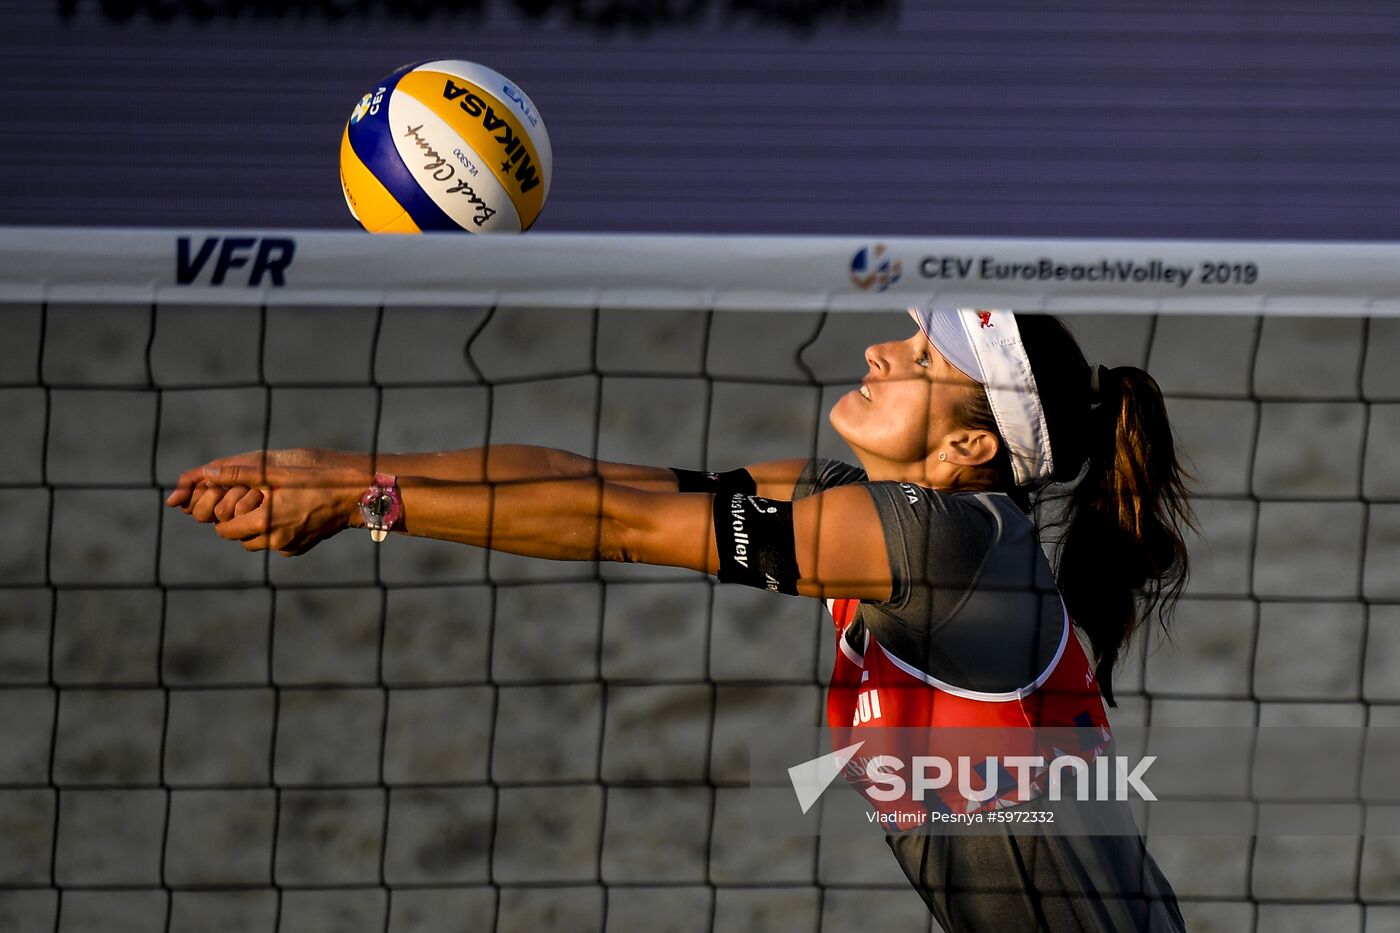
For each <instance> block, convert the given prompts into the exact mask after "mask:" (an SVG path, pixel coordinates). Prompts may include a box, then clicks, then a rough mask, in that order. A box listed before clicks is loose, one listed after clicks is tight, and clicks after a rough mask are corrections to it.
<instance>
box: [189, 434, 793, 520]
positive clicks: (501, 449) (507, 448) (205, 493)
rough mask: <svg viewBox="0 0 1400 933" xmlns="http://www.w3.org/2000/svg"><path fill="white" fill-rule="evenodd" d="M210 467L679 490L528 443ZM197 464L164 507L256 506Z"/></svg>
mask: <svg viewBox="0 0 1400 933" xmlns="http://www.w3.org/2000/svg"><path fill="white" fill-rule="evenodd" d="M805 463H806V461H805V460H803V459H791V460H775V461H769V462H766V463H758V464H754V465H752V466H750V467H748V468H747V469H748V470H749V473H750V474H751V475H752V476H753V478H754V481H755V483H756V484H757V486H758V495H761V496H767V497H769V498H775V499H790V498H792V489H793V486H794V485H795V484H796V482H797V477H798V475H799V474H800V473H801V472H802V467H803V465H804V464H805ZM207 465H208V466H250V467H263V466H268V467H276V466H289V467H315V468H319V469H345V470H358V471H360V472H363V473H367V474H368V473H373V472H375V471H378V472H381V473H389V474H393V475H396V476H421V477H425V478H428V479H436V480H442V481H445V482H463V483H482V482H495V483H502V482H521V481H525V480H544V479H580V478H584V477H589V476H596V477H598V478H600V479H603V480H605V481H607V482H609V483H616V484H619V485H624V486H631V487H633V488H636V489H646V490H650V491H654V492H674V491H676V488H677V485H676V474H675V473H674V472H673V471H672V470H671V469H670V468H668V467H658V466H645V465H642V464H633V463H616V462H610V461H606V460H594V459H593V458H591V457H585V456H583V455H581V454H575V453H570V452H569V451H566V450H557V449H553V448H548V447H534V446H529V445H524V444H497V445H493V446H490V447H473V448H464V449H461V450H449V451H440V452H431V453H408V454H398V453H380V454H377V455H374V454H369V453H351V452H347V451H338V450H322V449H315V448H293V449H288V450H266V451H264V450H254V451H249V452H248V453H243V454H237V455H235V456H232V457H223V458H220V459H218V460H214V461H211V462H210V463H209V464H207ZM203 470H204V467H196V468H194V469H192V470H187V471H186V472H185V473H184V474H182V475H181V476H180V478H179V480H178V482H177V483H176V486H175V489H174V491H172V492H171V494H170V496H169V497H168V498H167V499H166V504H167V505H170V506H175V507H178V508H180V509H181V510H183V511H184V512H186V513H188V514H190V515H193V516H194V517H195V519H196V520H198V521H201V522H209V521H228V520H229V519H231V518H233V517H235V516H236V515H242V514H245V513H246V512H249V511H251V510H252V509H254V508H256V507H257V506H258V504H259V502H260V501H261V497H260V495H259V494H258V493H257V492H256V490H251V489H249V488H248V487H244V486H233V487H223V486H218V485H212V484H210V482H209V481H208V479H207V477H205V476H204V473H203Z"/></svg>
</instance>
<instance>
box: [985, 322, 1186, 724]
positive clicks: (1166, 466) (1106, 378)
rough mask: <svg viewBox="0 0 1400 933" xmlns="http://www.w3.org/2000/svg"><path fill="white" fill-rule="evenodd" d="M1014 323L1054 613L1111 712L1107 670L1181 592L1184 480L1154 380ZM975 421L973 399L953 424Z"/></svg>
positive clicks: (1164, 619)
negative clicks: (1041, 461) (1062, 611)
mask: <svg viewBox="0 0 1400 933" xmlns="http://www.w3.org/2000/svg"><path fill="white" fill-rule="evenodd" d="M1016 320H1017V324H1018V326H1019V328H1020V331H1021V339H1022V342H1023V343H1024V344H1025V347H1026V356H1027V357H1028V358H1029V359H1030V363H1031V370H1032V372H1033V373H1034V374H1035V381H1036V388H1037V390H1038V392H1039V395H1040V398H1041V403H1042V405H1043V406H1044V410H1045V420H1046V427H1047V428H1048V429H1049V434H1050V447H1051V451H1052V453H1053V455H1054V460H1055V471H1054V476H1053V477H1052V478H1051V482H1052V483H1054V484H1057V486H1058V488H1054V487H1052V488H1051V489H1050V490H1047V491H1046V492H1044V493H1043V494H1042V495H1041V496H1040V499H1039V501H1040V502H1042V503H1044V504H1046V505H1048V506H1050V508H1049V509H1047V511H1057V510H1058V511H1059V512H1060V513H1061V514H1060V515H1059V516H1058V518H1056V519H1055V520H1053V521H1051V522H1049V523H1048V525H1047V530H1051V531H1052V532H1053V531H1058V532H1059V546H1058V549H1057V559H1056V562H1055V579H1056V582H1057V583H1058V585H1059V588H1060V594H1061V595H1062V596H1063V597H1064V600H1065V608H1066V609H1068V610H1069V614H1070V616H1071V617H1072V618H1073V619H1074V621H1075V623H1076V624H1077V625H1078V626H1079V627H1080V628H1081V629H1083V630H1084V633H1085V634H1087V635H1088V636H1089V642H1090V644H1091V645H1092V646H1093V649H1094V661H1095V667H1094V675H1095V676H1096V677H1097V678H1098V682H1099V690H1100V692H1101V693H1102V694H1103V696H1104V699H1105V700H1106V701H1107V702H1108V705H1109V706H1116V705H1117V704H1116V702H1115V701H1114V696H1113V667H1114V664H1115V663H1116V662H1117V660H1118V656H1119V653H1120V652H1121V651H1122V649H1123V646H1124V645H1125V644H1127V642H1128V639H1129V637H1130V636H1131V635H1132V633H1133V632H1134V631H1136V630H1137V628H1138V627H1139V626H1140V625H1141V624H1142V623H1143V622H1145V621H1147V620H1149V619H1151V618H1153V617H1156V618H1157V619H1158V621H1159V622H1160V623H1161V624H1162V626H1163V629H1164V630H1165V629H1166V627H1167V624H1168V622H1169V621H1170V619H1171V615H1172V610H1173V609H1174V608H1175V605H1176V601H1177V600H1178V599H1179V598H1180V596H1181V593H1182V591H1183V590H1184V589H1185V587H1186V581H1187V578H1188V576H1189V572H1190V563H1189V560H1188V558H1187V554H1186V542H1185V540H1184V531H1185V529H1186V528H1189V527H1192V522H1193V519H1192V515H1191V507H1190V504H1189V502H1188V493H1187V489H1186V479H1187V474H1186V472H1185V471H1184V470H1183V469H1182V467H1181V464H1180V462H1179V461H1178V459H1177V456H1176V446H1175V441H1174V438H1173V434H1172V429H1171V424H1170V422H1169V421H1168V420H1167V407H1166V403H1165V401H1164V400H1163V399H1162V391H1161V389H1160V388H1158V386H1157V382H1156V380H1154V379H1153V378H1152V377H1151V376H1149V375H1148V374H1147V373H1146V372H1144V371H1143V370H1141V369H1138V368H1137V367H1134V366H1119V367H1115V368H1113V369H1104V368H1102V367H1098V368H1096V369H1094V370H1091V369H1090V367H1089V364H1088V363H1087V362H1086V361H1085V359H1084V354H1083V352H1082V351H1081V350H1080V349H1079V345H1078V344H1077V343H1076V342H1075V340H1074V337H1073V336H1072V335H1071V334H1070V332H1069V331H1068V330H1067V329H1066V328H1065V326H1064V324H1062V323H1061V322H1060V321H1059V320H1057V319H1056V318H1053V317H1050V316H1048V315H1031V314H1027V315H1017V318H1016ZM1096 377H1097V378H1096ZM978 396H980V398H979V397H978ZM979 409H983V410H985V415H986V419H987V420H988V421H990V420H991V412H990V409H988V408H987V407H986V397H985V393H981V392H979V393H975V394H974V396H973V399H972V401H971V403H970V404H969V406H968V410H967V411H966V412H965V414H966V415H967V416H968V417H967V418H965V419H964V420H965V423H967V424H969V425H970V426H981V425H976V424H975V422H980V421H982V420H983V419H982V418H981V417H979V416H981V415H982V414H983V411H979ZM991 423H992V425H993V426H994V425H995V422H994V421H991ZM993 429H995V428H994V427H993ZM1003 459H1004V458H1003V457H1001V456H999V457H998V461H997V463H996V464H995V465H996V466H997V467H998V470H997V472H998V474H999V477H1000V478H1001V482H1000V484H999V485H1000V486H1001V488H1003V489H1008V490H1009V491H1012V493H1013V495H1015V496H1016V497H1017V498H1018V501H1021V502H1022V503H1023V504H1025V503H1026V502H1027V501H1028V500H1027V499H1026V498H1023V497H1024V495H1025V491H1024V490H1011V487H1010V483H1009V462H1006V463H1001V462H1000V461H1002V460H1003ZM1060 484H1064V485H1060ZM1056 507H1058V509H1057V508H1056Z"/></svg>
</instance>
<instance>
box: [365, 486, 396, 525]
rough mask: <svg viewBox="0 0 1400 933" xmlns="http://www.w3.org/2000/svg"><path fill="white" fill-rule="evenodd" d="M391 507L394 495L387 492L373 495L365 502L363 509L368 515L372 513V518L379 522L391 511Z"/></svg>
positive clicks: (392, 506)
mask: <svg viewBox="0 0 1400 933" xmlns="http://www.w3.org/2000/svg"><path fill="white" fill-rule="evenodd" d="M393 509H394V497H393V496H391V495H389V494H388V493H380V494H379V495H377V496H373V497H371V498H370V500H369V501H368V502H366V503H365V511H366V512H367V513H368V514H369V515H373V516H374V518H375V519H376V520H378V521H380V522H382V521H383V520H384V517H385V516H386V515H388V514H389V513H390V512H392V511H393Z"/></svg>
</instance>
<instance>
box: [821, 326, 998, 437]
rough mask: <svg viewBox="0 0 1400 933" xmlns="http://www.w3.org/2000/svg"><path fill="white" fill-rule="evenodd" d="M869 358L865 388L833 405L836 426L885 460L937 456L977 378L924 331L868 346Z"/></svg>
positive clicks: (833, 422)
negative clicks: (966, 372)
mask: <svg viewBox="0 0 1400 933" xmlns="http://www.w3.org/2000/svg"><path fill="white" fill-rule="evenodd" d="M865 362H866V364H867V365H868V366H869V367H870V371H869V372H868V373H867V374H866V376H865V378H864V379H863V380H862V381H861V385H860V388H858V389H853V390H852V391H850V392H847V393H846V394H845V395H843V396H842V397H841V399H840V400H839V401H837V403H836V404H835V405H834V406H833V407H832V409H831V415H830V420H831V425H832V427H834V428H835V429H836V432H837V433H838V434H840V435H841V437H842V439H843V440H845V441H846V443H848V444H850V445H851V446H852V447H853V448H855V449H856V451H857V452H858V453H863V454H865V455H868V456H870V457H874V458H877V459H879V460H882V461H887V462H891V463H921V462H923V461H924V460H925V459H926V458H927V457H929V456H930V455H931V454H933V455H936V454H937V452H938V449H939V446H940V444H941V443H942V441H943V439H944V437H945V436H946V435H947V434H948V433H949V432H951V431H952V430H954V429H955V428H956V427H957V423H956V421H955V419H954V417H953V413H954V412H955V411H956V409H957V405H958V404H959V403H960V402H962V401H963V399H964V398H966V396H967V394H968V392H969V391H970V390H971V389H973V388H974V387H975V386H976V383H974V382H973V381H972V380H971V379H969V378H968V377H967V376H965V375H964V374H963V373H962V372H961V371H959V370H958V369H957V368H956V367H955V366H953V365H952V364H951V363H949V362H948V361H947V360H945V359H944V358H943V357H942V356H941V355H940V354H939V352H938V351H937V350H936V349H934V347H933V345H932V344H930V343H929V342H928V339H927V338H926V337H924V335H923V334H922V333H921V332H916V333H915V334H914V335H913V336H912V337H909V338H908V339H907V340H892V341H889V342H888V343H879V344H876V345H874V346H872V347H870V348H868V349H867V350H866V351H865ZM862 459H865V457H862Z"/></svg>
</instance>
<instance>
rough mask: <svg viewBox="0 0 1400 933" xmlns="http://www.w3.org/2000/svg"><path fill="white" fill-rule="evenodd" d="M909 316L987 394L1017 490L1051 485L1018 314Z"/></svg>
mask: <svg viewBox="0 0 1400 933" xmlns="http://www.w3.org/2000/svg"><path fill="white" fill-rule="evenodd" d="M909 316H910V317H912V318H913V319H914V320H915V321H917V322H918V324H919V330H921V331H923V334H924V336H925V337H926V338H928V342H929V343H931V344H933V346H934V348H935V349H936V350H938V352H939V353H940V354H941V355H942V356H943V358H944V359H945V360H947V361H948V362H949V363H951V364H952V365H953V366H955V367H956V368H957V369H958V370H959V371H960V372H961V373H962V374H963V375H965V376H967V377H968V378H969V379H971V380H972V381H973V382H976V383H977V384H978V385H980V386H982V387H983V388H984V389H985V390H986V392H987V403H988V404H989V405H990V407H991V409H992V416H993V417H994V418H996V423H997V430H998V432H999V433H1000V434H1001V439H1002V442H1003V443H1004V444H1005V446H1006V451H1007V454H1008V455H1009V456H1010V458H1011V474H1012V479H1013V480H1014V481H1015V483H1016V485H1017V486H1029V485H1034V484H1037V483H1041V482H1044V481H1045V480H1048V479H1049V478H1050V476H1051V474H1052V473H1054V472H1055V462H1054V459H1053V457H1052V456H1051V453H1050V432H1049V430H1048V429H1047V428H1046V425H1045V410H1044V408H1042V406H1041V404H1040V393H1039V392H1038V391H1037V390H1036V386H1035V374H1034V373H1032V372H1031V364H1030V360H1029V359H1028V358H1027V357H1026V348H1025V345H1024V344H1023V343H1022V342H1021V330H1020V327H1019V326H1017V323H1016V315H1015V314H1013V313H1012V312H1010V311H987V310H976V309H972V308H959V309H957V310H956V311H935V310H929V309H926V308H910V309H909Z"/></svg>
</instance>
